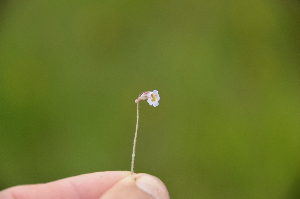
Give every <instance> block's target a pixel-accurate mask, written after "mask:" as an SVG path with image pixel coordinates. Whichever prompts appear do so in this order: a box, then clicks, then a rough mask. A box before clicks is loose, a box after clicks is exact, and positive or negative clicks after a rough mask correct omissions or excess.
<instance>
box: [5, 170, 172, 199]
mask: <svg viewBox="0 0 300 199" xmlns="http://www.w3.org/2000/svg"><path fill="white" fill-rule="evenodd" d="M40 198H42V199H54V198H55V199H65V198H67V199H71V198H80V199H115V198H126V199H144V198H145V199H148V198H149V199H150V198H152V199H153V198H155V199H169V194H168V191H167V188H166V187H165V185H164V184H163V182H162V181H160V180H159V179H158V178H156V177H154V176H151V175H149V174H134V175H131V173H130V172H129V171H106V172H97V173H90V174H83V175H79V176H74V177H69V178H65V179H61V180H57V181H54V182H49V183H45V184H34V185H20V186H15V187H11V188H8V189H5V190H3V191H1V192H0V199H40Z"/></svg>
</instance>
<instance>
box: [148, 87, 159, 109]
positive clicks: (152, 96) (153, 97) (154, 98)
mask: <svg viewBox="0 0 300 199" xmlns="http://www.w3.org/2000/svg"><path fill="white" fill-rule="evenodd" d="M147 96H148V100H147V102H148V103H149V105H150V106H154V107H157V106H158V105H159V103H158V101H159V100H160V97H159V94H158V91H157V90H154V91H152V92H150V93H148V94H147Z"/></svg>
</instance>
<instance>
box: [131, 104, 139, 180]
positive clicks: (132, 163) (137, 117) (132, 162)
mask: <svg viewBox="0 0 300 199" xmlns="http://www.w3.org/2000/svg"><path fill="white" fill-rule="evenodd" d="M138 127H139V103H138V102H137V103H136V126H135V133H134V139H133V148H132V159H131V175H133V173H134V171H133V168H134V157H135V146H136V138H137V131H138Z"/></svg>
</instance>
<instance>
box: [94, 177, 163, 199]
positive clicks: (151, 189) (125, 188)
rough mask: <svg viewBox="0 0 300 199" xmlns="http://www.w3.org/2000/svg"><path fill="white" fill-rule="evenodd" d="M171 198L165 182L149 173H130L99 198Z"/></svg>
mask: <svg viewBox="0 0 300 199" xmlns="http://www.w3.org/2000/svg"><path fill="white" fill-rule="evenodd" d="M112 198H114V199H115V198H116V199H117V198H128V199H148V198H149V199H153V198H154V199H169V193H168V190H167V188H166V186H165V185H164V183H163V182H162V181H161V180H160V179H158V178H157V177H155V176H152V175H149V174H134V175H129V176H126V177H125V178H123V179H122V180H120V181H119V182H118V183H117V184H115V185H114V186H113V187H112V188H111V189H109V190H108V191H107V192H105V194H103V195H102V196H101V197H100V198H99V199H112Z"/></svg>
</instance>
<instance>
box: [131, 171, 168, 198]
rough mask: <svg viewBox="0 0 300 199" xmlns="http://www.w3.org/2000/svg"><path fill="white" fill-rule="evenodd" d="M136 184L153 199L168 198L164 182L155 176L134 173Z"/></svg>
mask: <svg viewBox="0 0 300 199" xmlns="http://www.w3.org/2000/svg"><path fill="white" fill-rule="evenodd" d="M134 177H135V178H136V185H137V187H138V188H139V189H141V190H142V191H144V192H146V193H148V194H149V195H151V196H153V197H154V198H155V199H169V193H168V190H167V188H166V186H165V185H164V183H163V182H162V181H161V180H160V179H158V178H157V177H155V176H152V175H149V174H135V175H134Z"/></svg>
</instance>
